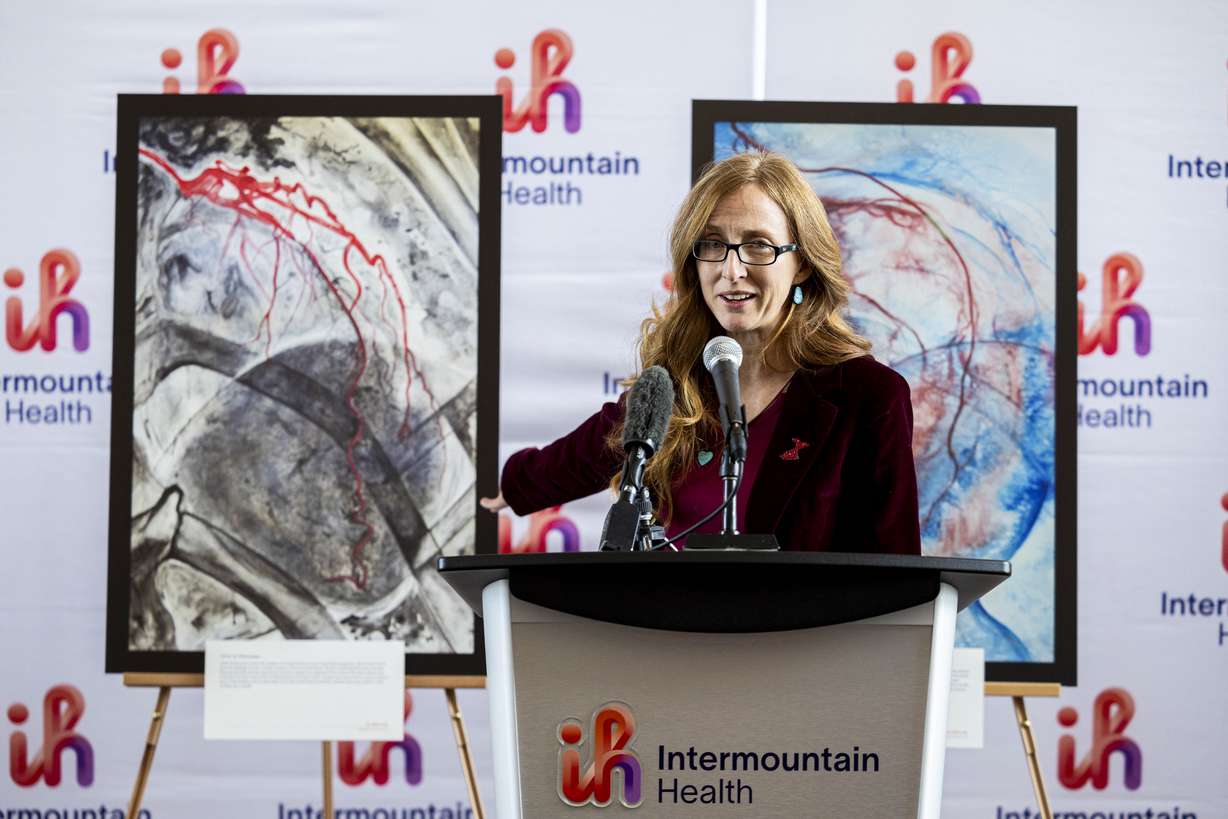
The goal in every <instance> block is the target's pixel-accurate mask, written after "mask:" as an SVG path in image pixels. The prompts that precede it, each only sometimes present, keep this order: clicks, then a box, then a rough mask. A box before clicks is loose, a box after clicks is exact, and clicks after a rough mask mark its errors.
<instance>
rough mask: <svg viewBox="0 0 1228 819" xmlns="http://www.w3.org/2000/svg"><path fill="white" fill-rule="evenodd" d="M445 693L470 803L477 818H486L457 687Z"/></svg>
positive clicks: (446, 690) (445, 690)
mask: <svg viewBox="0 0 1228 819" xmlns="http://www.w3.org/2000/svg"><path fill="white" fill-rule="evenodd" d="M443 694H444V696H445V697H447V698H448V715H449V716H451V717H452V733H453V734H454V735H455V736H456V750H457V752H458V753H459V754H460V761H461V770H462V771H464V774H465V785H467V786H468V788H469V804H470V805H472V806H473V815H474V817H475V819H486V812H485V811H483V810H482V794H480V793H478V780H477V777H476V776H474V774H473V760H472V759H471V758H470V757H469V740H468V739H467V738H466V737H465V720H464V718H463V717H461V712H460V706H459V705H457V704H456V689H455V688H445V689H444V690H443Z"/></svg>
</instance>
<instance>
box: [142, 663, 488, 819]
mask: <svg viewBox="0 0 1228 819" xmlns="http://www.w3.org/2000/svg"><path fill="white" fill-rule="evenodd" d="M124 685H126V686H129V687H132V688H157V689H158V700H157V703H156V704H155V705H154V710H153V716H152V717H151V718H150V720H149V733H148V734H146V736H145V751H144V752H143V753H142V754H141V764H140V767H138V768H137V772H136V781H135V782H134V783H133V784H132V798H131V799H129V800H128V813H127V814H126V815H127V816H139V815H140V809H141V800H142V799H143V798H144V796H145V786H146V785H147V784H148V783H149V772H150V770H152V769H153V760H154V753H155V752H156V751H157V750H158V737H159V736H160V735H161V733H162V720H163V718H164V717H165V716H166V707H167V704H168V703H169V702H170V699H171V689H172V688H203V687H204V685H205V675H204V674H156V673H148V674H147V673H127V674H124ZM405 687H406V688H442V689H443V692H444V696H445V697H446V698H447V700H448V716H449V717H450V718H451V720H452V734H453V736H454V737H455V738H456V750H457V753H459V754H460V762H461V770H462V771H463V773H464V775H465V786H466V787H467V788H468V789H469V804H470V805H471V806H472V807H473V815H474V817H476V819H486V812H485V811H484V810H483V809H482V795H481V793H480V792H479V791H478V780H477V777H476V776H475V775H474V772H473V759H472V758H471V757H470V756H469V739H468V736H467V734H466V732H465V720H464V718H463V717H462V716H461V712H460V706H458V705H457V703H456V689H458V688H485V687H486V678H485V677H459V676H458V677H447V676H411V675H407V676H406V677H405ZM321 745H322V746H323V760H322V761H323V768H322V774H323V783H324V811H323V814H324V816H325V817H326V819H332V817H333V816H334V815H335V813H334V811H333V744H332V742H323V743H321Z"/></svg>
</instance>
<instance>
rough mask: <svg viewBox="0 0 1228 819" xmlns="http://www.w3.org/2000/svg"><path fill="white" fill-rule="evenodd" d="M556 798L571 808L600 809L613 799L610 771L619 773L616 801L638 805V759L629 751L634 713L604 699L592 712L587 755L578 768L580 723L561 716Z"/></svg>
mask: <svg viewBox="0 0 1228 819" xmlns="http://www.w3.org/2000/svg"><path fill="white" fill-rule="evenodd" d="M558 737H559V744H560V745H561V746H562V747H561V748H560V749H559V770H558V782H559V799H562V800H563V802H565V803H566V804H568V805H571V806H572V807H576V808H578V807H583V806H584V805H595V806H597V807H599V808H604V807H606V806H607V805H609V804H610V802H611V800H612V799H613V791H614V772H615V771H618V772H619V773H621V774H622V776H621V778H620V780H621V787H620V788H619V793H618V801H619V802H621V803H622V805H623V806H624V807H627V808H638V807H639V806H640V804H641V803H642V802H643V801H644V796H643V779H644V777H643V773H642V771H641V769H640V758H639V756H637V755H636V753H635V751H633V750H631V748H630V746H631V743H632V742H634V741H635V716H634V715H633V714H632V713H631V707H630V706H629V705H627V704H625V703H621V702H607V703H606V704H605V705H603V706H601V707H600V708H598V709H597V710H596V712H594V714H593V719H592V723H591V733H590V734H589V737H588V744H589V746H590V748H591V755H590V757H589V760H588V764H587V765H585V766H583V768H582V767H581V765H582V761H581V760H582V758H583V745H584V743H585V740H584V726H582V725H581V724H580V721H579V720H578V719H565V720H563V721H562V722H561V723H560V724H559V728H558Z"/></svg>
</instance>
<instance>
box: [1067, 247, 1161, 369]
mask: <svg viewBox="0 0 1228 819" xmlns="http://www.w3.org/2000/svg"><path fill="white" fill-rule="evenodd" d="M1142 283H1143V263H1142V262H1140V261H1139V260H1138V257H1136V256H1134V255H1132V254H1130V253H1114V254H1113V255H1112V256H1110V257H1109V258H1108V259H1106V260H1105V262H1104V267H1103V268H1102V270H1101V273H1100V316H1099V317H1098V318H1097V319H1096V322H1095V323H1094V324H1092V325H1091V326H1090V327H1088V326H1086V324H1085V320H1084V317H1083V302H1082V300H1080V301H1079V355H1090V354H1091V353H1093V352H1095V351H1096V348H1097V347H1099V348H1100V349H1102V350H1104V354H1105V355H1115V354H1116V353H1117V326H1118V324H1120V323H1121V320H1122V319H1123V318H1129V319H1130V320H1131V322H1133V324H1134V352H1135V353H1137V354H1138V355H1147V353H1149V352H1151V316H1150V315H1149V314H1148V313H1147V308H1145V307H1143V305H1141V304H1139V303H1138V302H1136V301H1134V299H1133V298H1132V296H1133V295H1134V291H1136V290H1138V287H1139V285H1140V284H1142ZM1086 285H1087V277H1086V276H1084V275H1083V274H1082V273H1080V274H1079V285H1078V289H1079V290H1080V291H1081V290H1083V288H1084V286H1086Z"/></svg>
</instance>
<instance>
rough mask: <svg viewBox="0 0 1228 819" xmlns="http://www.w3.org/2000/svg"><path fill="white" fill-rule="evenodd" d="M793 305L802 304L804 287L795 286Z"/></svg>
mask: <svg viewBox="0 0 1228 819" xmlns="http://www.w3.org/2000/svg"><path fill="white" fill-rule="evenodd" d="M793 303H794V304H801V303H802V286H801V285H800V284H795V285H793Z"/></svg>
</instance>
